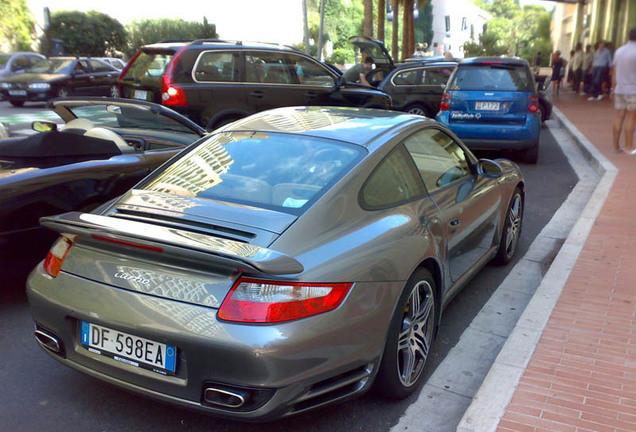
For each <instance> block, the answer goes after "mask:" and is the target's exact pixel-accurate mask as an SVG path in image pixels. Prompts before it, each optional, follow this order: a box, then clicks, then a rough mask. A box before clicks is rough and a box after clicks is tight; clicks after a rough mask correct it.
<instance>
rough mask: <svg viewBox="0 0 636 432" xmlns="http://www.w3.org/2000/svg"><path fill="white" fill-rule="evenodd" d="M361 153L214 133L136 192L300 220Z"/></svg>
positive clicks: (329, 144) (310, 142)
mask: <svg viewBox="0 0 636 432" xmlns="http://www.w3.org/2000/svg"><path fill="white" fill-rule="evenodd" d="M365 153H366V150H365V149H364V148H363V147H361V146H357V145H353V144H347V143H340V142H334V141H330V140H325V139H321V138H315V137H304V136H298V135H287V134H278V133H265V132H226V133H219V134H216V135H213V136H211V137H210V138H209V139H208V140H206V141H205V142H203V143H202V144H201V145H199V146H197V148H196V149H194V150H192V151H190V152H188V153H187V154H185V155H184V156H183V157H181V158H179V159H178V160H176V161H174V162H173V163H172V164H171V165H170V166H168V167H166V168H164V169H163V170H162V171H161V172H160V173H159V174H158V175H157V176H153V178H150V179H149V180H147V181H146V182H145V183H144V184H142V185H140V186H139V188H140V189H142V190H147V191H153V192H160V193H167V194H176V195H180V196H186V197H193V198H194V197H197V198H203V199H214V200H220V201H229V202H235V203H239V204H247V205H252V206H256V207H262V208H269V209H274V210H282V211H286V212H289V213H292V214H300V213H302V212H303V211H305V210H306V209H307V208H309V206H310V205H311V203H313V202H314V201H315V200H316V199H318V197H320V196H321V195H322V194H324V193H325V192H326V191H327V190H329V188H330V187H331V186H332V185H333V184H334V183H335V182H337V181H338V180H339V179H340V178H342V176H343V175H344V174H345V173H346V172H348V171H349V170H350V169H351V167H352V166H354V165H355V164H356V162H357V161H359V160H360V159H361V158H362V157H363V156H364V154H365Z"/></svg>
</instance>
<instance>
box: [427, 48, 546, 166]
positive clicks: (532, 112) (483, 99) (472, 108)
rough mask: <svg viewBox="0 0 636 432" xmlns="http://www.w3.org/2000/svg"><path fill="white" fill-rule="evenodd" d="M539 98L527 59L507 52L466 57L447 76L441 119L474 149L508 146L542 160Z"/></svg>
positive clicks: (526, 158) (531, 159)
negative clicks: (489, 55) (505, 53)
mask: <svg viewBox="0 0 636 432" xmlns="http://www.w3.org/2000/svg"><path fill="white" fill-rule="evenodd" d="M539 111H540V110H539V97H538V95H537V91H536V86H535V83H534V78H533V76H532V73H531V71H530V67H529V66H528V62H527V61H525V60H522V59H517V58H507V57H476V58H469V59H465V60H463V61H462V62H461V63H459V65H458V66H457V68H456V69H455V71H454V72H453V75H451V77H450V78H449V80H448V84H447V86H446V91H445V93H444V94H443V96H442V102H441V104H440V111H439V113H438V114H437V121H439V122H440V123H442V124H444V125H445V126H448V127H449V128H450V129H451V130H452V131H453V132H455V134H456V135H457V136H459V137H460V138H461V139H462V141H463V142H464V143H466V144H467V145H468V146H469V147H470V148H471V149H477V150H479V149H481V150H487V149H506V150H514V151H518V152H521V153H522V156H523V159H524V161H525V162H528V163H537V160H538V159H539V133H540V129H541V118H540V112H539Z"/></svg>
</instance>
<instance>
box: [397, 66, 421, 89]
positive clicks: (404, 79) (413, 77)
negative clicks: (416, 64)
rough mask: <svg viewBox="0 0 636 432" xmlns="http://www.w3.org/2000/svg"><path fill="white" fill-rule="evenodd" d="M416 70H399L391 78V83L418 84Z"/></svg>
mask: <svg viewBox="0 0 636 432" xmlns="http://www.w3.org/2000/svg"><path fill="white" fill-rule="evenodd" d="M418 72H419V71H418V70H417V69H409V70H407V71H404V72H399V73H397V74H396V75H395V77H394V78H393V84H395V85H398V86H399V85H416V84H420V83H419V80H418Z"/></svg>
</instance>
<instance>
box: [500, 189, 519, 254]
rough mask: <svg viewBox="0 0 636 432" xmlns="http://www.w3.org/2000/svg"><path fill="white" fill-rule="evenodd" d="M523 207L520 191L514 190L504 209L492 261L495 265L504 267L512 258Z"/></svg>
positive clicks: (517, 240) (517, 239)
mask: <svg viewBox="0 0 636 432" xmlns="http://www.w3.org/2000/svg"><path fill="white" fill-rule="evenodd" d="M523 206H524V201H523V194H522V193H521V189H519V188H515V190H514V192H513V193H512V197H511V198H510V202H509V203H508V208H507V209H506V215H505V219H504V226H503V230H502V232H501V238H500V239H499V250H498V251H497V255H495V258H494V259H493V262H494V263H495V264H499V265H506V264H508V263H510V261H512V259H513V258H514V255H515V252H516V251H517V245H518V244H519V237H520V236H521V228H522V225H523Z"/></svg>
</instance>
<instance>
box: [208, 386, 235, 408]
mask: <svg viewBox="0 0 636 432" xmlns="http://www.w3.org/2000/svg"><path fill="white" fill-rule="evenodd" d="M203 399H204V400H205V401H206V402H207V403H209V404H211V405H216V406H222V407H224V408H233V409H236V408H241V407H242V406H243V405H245V397H244V396H243V395H241V394H239V393H235V392H232V391H227V390H222V389H220V388H215V387H208V388H206V389H205V392H204V393H203Z"/></svg>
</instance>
